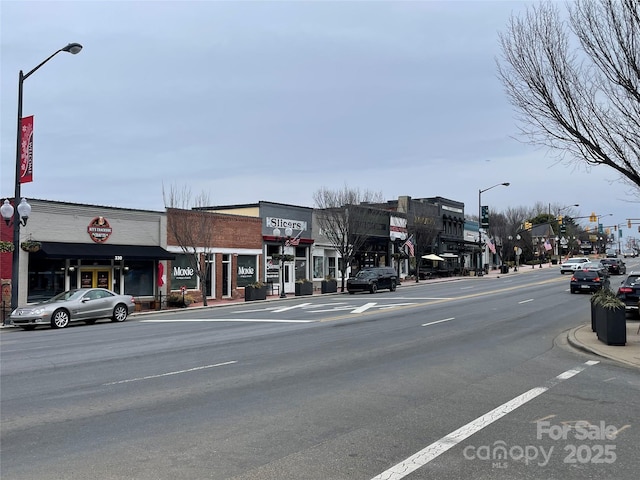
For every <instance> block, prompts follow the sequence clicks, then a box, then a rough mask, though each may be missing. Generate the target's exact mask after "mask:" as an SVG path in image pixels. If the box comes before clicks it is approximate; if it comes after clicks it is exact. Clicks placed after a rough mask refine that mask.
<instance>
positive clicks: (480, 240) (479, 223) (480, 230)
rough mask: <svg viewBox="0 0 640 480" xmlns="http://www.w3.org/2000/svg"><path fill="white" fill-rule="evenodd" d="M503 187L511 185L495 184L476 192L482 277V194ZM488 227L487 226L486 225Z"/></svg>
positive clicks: (480, 272)
mask: <svg viewBox="0 0 640 480" xmlns="http://www.w3.org/2000/svg"><path fill="white" fill-rule="evenodd" d="M501 185H502V186H505V187H508V186H509V185H511V184H510V183H509V182H504V183H496V184H495V185H493V186H491V187H489V188H485V189H480V190H478V247H479V248H480V257H479V259H478V263H479V265H478V275H479V276H482V257H483V255H482V194H483V193H484V192H486V191H487V190H491V189H492V188H496V187H499V186H501ZM487 226H488V224H487Z"/></svg>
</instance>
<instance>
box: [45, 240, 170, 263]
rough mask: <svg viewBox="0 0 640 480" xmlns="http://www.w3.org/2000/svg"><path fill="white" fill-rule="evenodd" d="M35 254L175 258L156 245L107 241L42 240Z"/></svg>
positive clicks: (154, 258)
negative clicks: (65, 241) (70, 241)
mask: <svg viewBox="0 0 640 480" xmlns="http://www.w3.org/2000/svg"><path fill="white" fill-rule="evenodd" d="M41 243H42V247H41V248H40V251H39V252H37V253H35V254H34V255H35V256H37V257H43V258H96V259H101V260H103V259H109V260H112V259H114V258H116V257H122V259H123V260H175V258H176V256H175V255H174V254H173V253H170V252H167V251H166V250H165V249H164V248H162V247H158V246H154V245H111V244H105V243H62V242H41Z"/></svg>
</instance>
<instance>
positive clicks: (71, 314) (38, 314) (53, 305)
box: [10, 288, 135, 330]
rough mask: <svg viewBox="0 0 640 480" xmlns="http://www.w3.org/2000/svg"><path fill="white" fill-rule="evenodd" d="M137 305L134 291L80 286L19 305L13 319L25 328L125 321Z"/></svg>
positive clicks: (11, 318) (12, 313)
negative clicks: (51, 296)
mask: <svg viewBox="0 0 640 480" xmlns="http://www.w3.org/2000/svg"><path fill="white" fill-rule="evenodd" d="M134 309H135V299H134V297H132V296H131V295H118V294H116V293H114V292H112V291H111V290H107V289H104V288H78V289H75V290H69V291H66V292H63V293H60V294H58V295H56V296H55V297H53V298H50V299H48V300H45V301H44V302H41V303H37V304H34V305H27V306H24V307H18V308H16V309H15V310H14V311H13V312H11V316H10V320H11V322H12V323H13V324H14V325H16V326H18V327H22V328H24V329H25V330H33V329H34V328H36V327H37V326H39V325H51V327H52V328H64V327H66V326H67V325H69V323H70V322H85V323H87V324H92V323H95V322H96V320H98V319H100V318H110V319H111V321H112V322H124V321H125V320H126V319H127V316H128V315H129V314H130V313H132V312H133V311H134Z"/></svg>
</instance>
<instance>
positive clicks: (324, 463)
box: [0, 269, 640, 480]
mask: <svg viewBox="0 0 640 480" xmlns="http://www.w3.org/2000/svg"><path fill="white" fill-rule="evenodd" d="M568 282H569V277H568V276H567V275H564V276H560V275H559V274H558V272H557V270H552V269H542V270H534V271H531V272H527V273H526V274H519V275H511V276H509V275H504V276H501V278H483V279H478V278H465V279H458V280H455V281H451V282H446V283H440V284H429V285H427V284H424V283H421V284H417V285H411V284H409V285H403V286H402V287H400V288H398V290H397V291H396V292H393V293H392V292H379V293H378V294H376V295H369V294H358V295H331V296H323V297H321V296H317V297H316V296H313V297H297V298H291V299H287V300H283V301H278V302H268V303H255V304H254V303H242V304H237V305H235V306H230V307H224V308H211V309H201V310H188V309H187V310H180V311H176V312H171V313H160V314H152V315H145V316H138V317H134V318H131V319H130V320H129V321H127V322H125V323H122V324H113V323H110V322H100V323H98V324H96V325H92V326H87V325H78V326H72V327H69V328H67V329H64V330H49V329H42V330H40V329H38V330H35V331H33V332H24V331H18V330H17V329H15V330H11V331H3V332H2V335H0V341H1V347H2V348H1V351H0V354H1V360H2V377H1V384H0V387H1V391H0V394H1V401H2V404H1V406H2V410H1V412H0V418H1V420H2V432H1V434H2V435H1V441H2V444H1V452H2V453H1V458H0V460H1V464H0V468H1V471H0V473H1V474H2V478H3V479H16V480H17V479H30V480H33V479H43V480H48V479H56V480H60V479H87V478H98V479H140V480H146V479H172V480H175V479H189V480H191V479H238V480H239V479H242V480H249V479H311V480H313V479H318V480H320V479H321V480H327V479H374V478H376V479H377V478H381V479H382V478H390V479H396V480H399V479H405V478H406V479H429V478H438V479H459V478H474V479H494V478H500V479H504V478H513V479H541V478H545V479H549V478H558V479H560V478H562V479H583V478H616V479H632V478H633V479H635V478H637V476H638V471H639V467H640V456H638V454H637V451H638V449H637V445H638V443H639V441H640V433H639V429H638V425H637V422H636V419H637V418H638V412H639V411H640V395H639V393H640V376H639V375H638V371H637V370H634V369H630V368H626V367H621V366H618V365H615V364H613V363H612V362H609V361H607V360H604V359H602V358H598V357H594V356H590V355H588V354H585V353H582V352H579V351H576V350H574V349H572V348H571V347H569V346H568V345H567V344H566V332H567V330H568V329H570V328H572V327H575V326H576V325H579V324H581V323H584V322H586V321H588V318H589V296H588V295H571V294H570V293H569V292H568ZM613 283H615V282H613ZM501 447H502V449H501ZM501 452H503V455H502V456H501V455H500V453H501Z"/></svg>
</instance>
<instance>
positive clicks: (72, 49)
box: [20, 43, 82, 82]
mask: <svg viewBox="0 0 640 480" xmlns="http://www.w3.org/2000/svg"><path fill="white" fill-rule="evenodd" d="M80 50H82V45H80V44H79V43H70V44H69V45H67V46H66V47H63V48H61V49H59V50H57V51H56V52H54V53H52V54H51V55H49V56H48V57H47V58H46V59H44V60H43V61H42V62H40V63H39V64H38V65H37V66H36V67H34V68H32V69H31V70H29V71H28V72H27V73H25V74H22V70H20V73H21V75H20V77H21V78H22V81H23V82H24V81H25V80H26V79H27V78H29V77H30V76H31V74H33V73H35V72H36V70H38V69H39V68H40V67H41V66H43V65H44V64H45V63H47V62H48V61H49V60H51V59H52V58H53V57H55V56H56V55H57V54H59V53H60V52H69V53H71V54H72V55H75V54H77V53H79V52H80Z"/></svg>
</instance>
